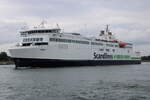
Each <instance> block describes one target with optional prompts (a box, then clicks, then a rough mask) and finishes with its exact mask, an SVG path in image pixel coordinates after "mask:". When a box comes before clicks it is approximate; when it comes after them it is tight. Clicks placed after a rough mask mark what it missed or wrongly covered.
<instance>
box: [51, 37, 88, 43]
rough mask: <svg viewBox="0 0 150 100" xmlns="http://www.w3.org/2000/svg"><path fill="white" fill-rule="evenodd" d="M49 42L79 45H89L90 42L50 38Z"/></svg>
mask: <svg viewBox="0 0 150 100" xmlns="http://www.w3.org/2000/svg"><path fill="white" fill-rule="evenodd" d="M49 41H55V42H66V43H79V44H89V42H88V41H80V40H70V39H60V38H50V39H49Z"/></svg>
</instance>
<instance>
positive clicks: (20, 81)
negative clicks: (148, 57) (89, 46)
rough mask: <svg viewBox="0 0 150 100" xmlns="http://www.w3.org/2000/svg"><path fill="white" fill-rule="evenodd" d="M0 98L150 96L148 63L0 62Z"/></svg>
mask: <svg viewBox="0 0 150 100" xmlns="http://www.w3.org/2000/svg"><path fill="white" fill-rule="evenodd" d="M0 100H150V63H142V64H141V65H121V66H120V65H119V66H102V67H100V66H97V67H90V66H86V67H71V68H68V67H66V68H43V69H40V68H39V69H19V70H15V69H14V65H0Z"/></svg>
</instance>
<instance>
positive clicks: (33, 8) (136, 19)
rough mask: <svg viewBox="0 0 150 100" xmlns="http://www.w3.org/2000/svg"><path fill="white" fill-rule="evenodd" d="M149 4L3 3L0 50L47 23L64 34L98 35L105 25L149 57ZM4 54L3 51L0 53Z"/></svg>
mask: <svg viewBox="0 0 150 100" xmlns="http://www.w3.org/2000/svg"><path fill="white" fill-rule="evenodd" d="M149 4H150V0H0V34H1V36H0V48H5V47H8V45H10V44H14V43H16V42H17V41H19V30H20V29H21V27H23V26H25V25H28V26H29V27H34V26H37V25H39V24H40V23H41V21H43V20H46V22H47V24H48V25H49V27H54V26H56V24H59V26H60V28H62V29H63V31H65V32H79V33H81V34H82V35H85V36H94V35H97V34H98V33H99V32H100V30H102V29H104V28H105V27H106V25H107V24H108V25H110V29H111V31H112V32H113V33H114V35H115V36H116V37H117V38H118V39H119V40H121V41H125V42H131V43H133V44H134V49H135V51H140V52H141V53H142V55H150V12H149V11H150V6H149ZM0 50H2V49H0Z"/></svg>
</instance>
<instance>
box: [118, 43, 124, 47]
mask: <svg viewBox="0 0 150 100" xmlns="http://www.w3.org/2000/svg"><path fill="white" fill-rule="evenodd" d="M118 44H119V46H120V47H124V46H126V43H125V42H118Z"/></svg>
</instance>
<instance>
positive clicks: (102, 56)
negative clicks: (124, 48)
mask: <svg viewBox="0 0 150 100" xmlns="http://www.w3.org/2000/svg"><path fill="white" fill-rule="evenodd" d="M94 59H113V56H112V55H108V54H107V53H104V54H98V53H96V52H94Z"/></svg>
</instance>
